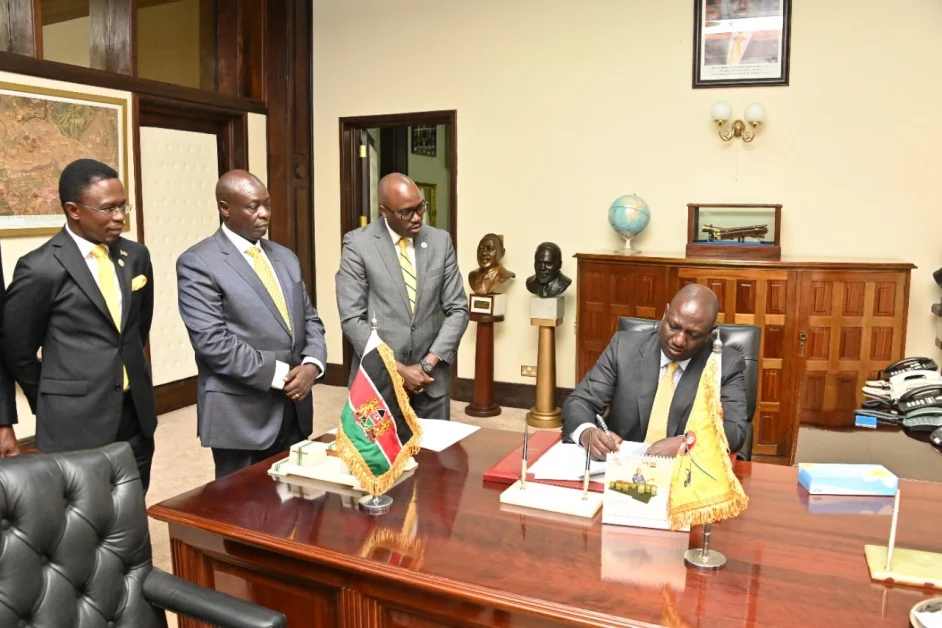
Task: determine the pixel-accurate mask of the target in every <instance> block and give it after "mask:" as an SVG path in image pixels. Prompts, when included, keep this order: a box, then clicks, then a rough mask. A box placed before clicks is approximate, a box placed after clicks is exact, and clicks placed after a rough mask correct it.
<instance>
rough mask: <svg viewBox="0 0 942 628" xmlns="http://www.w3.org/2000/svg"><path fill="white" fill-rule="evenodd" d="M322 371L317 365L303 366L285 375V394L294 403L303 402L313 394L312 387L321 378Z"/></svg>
mask: <svg viewBox="0 0 942 628" xmlns="http://www.w3.org/2000/svg"><path fill="white" fill-rule="evenodd" d="M320 374H321V370H320V368H318V366H317V365H316V364H301V365H298V366H296V367H294V368H293V369H291V370H290V371H288V374H287V375H285V388H284V391H285V394H286V395H288V398H289V399H291V400H292V401H301V400H302V399H304V398H305V397H307V395H308V393H309V392H311V387H312V386H314V382H316V381H317V378H318V377H319V376H320Z"/></svg>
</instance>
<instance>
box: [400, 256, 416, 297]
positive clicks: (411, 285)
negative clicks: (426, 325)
mask: <svg viewBox="0 0 942 628" xmlns="http://www.w3.org/2000/svg"><path fill="white" fill-rule="evenodd" d="M408 246H409V239H408V238H399V266H400V267H401V268H402V280H403V281H405V282H406V295H407V296H408V297H409V309H410V310H411V311H412V312H415V267H413V266H412V260H410V259H409V253H408V251H407V250H406V247H408Z"/></svg>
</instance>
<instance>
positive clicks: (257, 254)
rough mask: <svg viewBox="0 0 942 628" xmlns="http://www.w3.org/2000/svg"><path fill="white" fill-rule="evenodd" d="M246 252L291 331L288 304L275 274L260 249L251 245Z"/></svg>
mask: <svg viewBox="0 0 942 628" xmlns="http://www.w3.org/2000/svg"><path fill="white" fill-rule="evenodd" d="M246 254H247V255H248V256H249V257H251V258H252V261H253V264H252V266H253V267H254V268H255V274H256V275H258V278H259V279H261V280H262V285H263V286H265V289H266V290H268V294H270V295H271V298H272V301H274V302H275V307H277V308H278V311H279V312H281V317H282V318H283V319H285V323H286V324H287V325H288V331H291V318H290V317H289V316H288V305H287V304H286V303H285V296H284V295H283V294H282V293H281V286H280V285H278V280H277V279H276V278H275V274H274V273H273V272H272V271H271V268H270V267H269V266H268V264H267V263H266V262H265V259H264V258H263V257H262V249H259V248H256V247H252V248H251V249H249V250H248V251H246Z"/></svg>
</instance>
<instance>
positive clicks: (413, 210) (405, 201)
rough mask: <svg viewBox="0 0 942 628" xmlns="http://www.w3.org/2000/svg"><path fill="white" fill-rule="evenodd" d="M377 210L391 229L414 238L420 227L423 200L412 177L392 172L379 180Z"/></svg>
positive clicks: (423, 213)
mask: <svg viewBox="0 0 942 628" xmlns="http://www.w3.org/2000/svg"><path fill="white" fill-rule="evenodd" d="M379 211H380V212H381V213H382V214H383V217H384V218H385V219H386V224H388V225H389V226H390V228H391V229H392V230H393V231H395V232H396V233H398V234H399V235H400V236H402V237H404V238H414V237H415V236H417V235H418V234H419V231H420V230H421V229H422V217H423V216H425V201H424V200H423V199H422V193H421V192H419V188H418V187H417V186H416V185H415V182H414V181H413V180H412V179H410V178H409V177H407V176H406V175H404V174H400V173H398V172H393V173H390V174H387V175H386V176H385V177H383V178H382V179H380V180H379Z"/></svg>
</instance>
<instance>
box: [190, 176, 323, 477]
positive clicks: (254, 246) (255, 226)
mask: <svg viewBox="0 0 942 628" xmlns="http://www.w3.org/2000/svg"><path fill="white" fill-rule="evenodd" d="M216 203H217V206H218V208H219V213H220V215H222V220H223V224H222V226H221V227H220V228H219V230H218V231H216V233H214V234H213V235H211V236H210V237H208V238H206V239H205V240H203V241H201V242H199V243H197V244H196V245H194V246H193V247H191V248H190V249H189V250H187V251H186V252H185V253H184V254H183V255H181V256H180V259H178V260H177V291H178V297H179V306H180V316H181V317H183V323H184V324H185V325H186V328H187V331H188V332H189V334H190V343H191V344H192V345H193V350H194V351H195V352H196V367H197V371H198V384H197V405H196V412H197V422H198V433H199V437H200V443H201V444H202V445H203V446H204V447H210V448H212V450H213V461H214V462H215V464H216V477H217V478H221V477H223V476H226V475H229V474H230V473H233V472H235V471H238V470H239V469H242V468H245V467H248V466H250V465H253V464H255V463H256V462H260V461H262V460H264V459H266V458H269V457H271V456H274V455H275V454H277V453H280V452H282V451H285V450H286V449H289V448H290V447H291V445H293V444H295V443H297V442H299V441H302V440H304V439H305V438H307V437H308V436H309V435H310V434H311V432H312V431H313V430H314V406H313V403H312V400H311V397H310V395H309V393H310V392H311V387H312V386H313V385H314V383H315V381H316V380H317V379H318V378H320V377H321V376H323V374H324V365H325V364H326V363H327V345H326V343H325V342H324V325H323V323H321V319H320V318H319V317H318V315H317V312H316V311H315V310H314V307H313V306H312V305H311V300H310V299H309V298H308V295H307V289H306V287H305V285H304V281H303V280H302V279H301V264H300V263H299V262H298V258H297V256H296V255H295V254H294V253H292V252H291V251H290V250H289V249H287V248H285V247H283V246H281V245H280V244H275V243H274V242H271V241H269V240H266V239H264V237H263V236H264V235H265V233H266V232H267V231H268V225H269V221H270V219H271V199H270V197H269V195H268V190H267V189H266V188H265V186H264V184H262V182H261V181H259V180H258V178H256V177H255V176H254V175H252V174H250V173H248V172H246V171H244V170H232V171H230V172H227V173H226V174H224V175H223V176H222V178H221V179H219V182H218V183H217V184H216Z"/></svg>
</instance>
